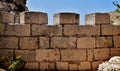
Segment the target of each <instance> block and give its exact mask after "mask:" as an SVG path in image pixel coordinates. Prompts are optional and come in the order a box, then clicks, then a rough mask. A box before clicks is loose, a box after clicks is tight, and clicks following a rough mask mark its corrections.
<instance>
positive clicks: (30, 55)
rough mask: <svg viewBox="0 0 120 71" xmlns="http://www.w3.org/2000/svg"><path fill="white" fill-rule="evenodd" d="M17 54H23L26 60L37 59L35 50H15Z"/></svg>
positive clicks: (22, 57) (22, 56)
mask: <svg viewBox="0 0 120 71" xmlns="http://www.w3.org/2000/svg"><path fill="white" fill-rule="evenodd" d="M15 56H21V59H23V60H24V61H35V51H34V50H15Z"/></svg>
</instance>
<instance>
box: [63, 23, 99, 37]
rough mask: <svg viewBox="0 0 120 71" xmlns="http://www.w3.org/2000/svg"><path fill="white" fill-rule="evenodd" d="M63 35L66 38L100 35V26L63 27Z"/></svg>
mask: <svg viewBox="0 0 120 71" xmlns="http://www.w3.org/2000/svg"><path fill="white" fill-rule="evenodd" d="M63 33H64V35H67V36H85V35H100V26H99V25H96V26H91V25H79V26H78V25H65V26H64V32H63Z"/></svg>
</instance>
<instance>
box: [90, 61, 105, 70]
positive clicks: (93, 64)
mask: <svg viewBox="0 0 120 71" xmlns="http://www.w3.org/2000/svg"><path fill="white" fill-rule="evenodd" d="M102 62H103V61H95V62H92V69H97V68H98V67H99V64H101V63H102Z"/></svg>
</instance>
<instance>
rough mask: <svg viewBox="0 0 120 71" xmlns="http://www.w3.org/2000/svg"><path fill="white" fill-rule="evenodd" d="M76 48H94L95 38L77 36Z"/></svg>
mask: <svg viewBox="0 0 120 71" xmlns="http://www.w3.org/2000/svg"><path fill="white" fill-rule="evenodd" d="M77 48H95V38H92V37H81V38H78V40H77Z"/></svg>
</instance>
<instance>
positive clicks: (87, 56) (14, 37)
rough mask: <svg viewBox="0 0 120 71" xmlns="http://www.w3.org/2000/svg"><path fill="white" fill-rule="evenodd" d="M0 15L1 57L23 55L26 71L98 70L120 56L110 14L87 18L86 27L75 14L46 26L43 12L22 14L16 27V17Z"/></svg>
mask: <svg viewBox="0 0 120 71" xmlns="http://www.w3.org/2000/svg"><path fill="white" fill-rule="evenodd" d="M0 15H1V16H0V21H1V24H0V57H2V56H8V57H9V58H10V59H13V58H14V57H15V56H18V55H20V56H21V57H22V59H23V60H24V61H26V62H27V63H26V64H25V68H27V69H41V70H55V69H58V70H89V69H97V67H98V65H99V64H100V63H102V62H103V61H105V60H108V59H109V58H110V57H112V56H120V26H119V25H117V26H115V25H111V24H110V15H109V14H108V13H93V14H87V15H86V16H85V25H79V14H76V13H56V14H54V18H53V19H54V24H55V25H47V23H48V16H47V13H43V12H22V13H20V23H17V24H14V23H15V16H14V15H13V14H11V13H9V12H4V13H3V12H0ZM6 15H7V17H6Z"/></svg>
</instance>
